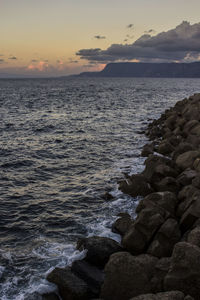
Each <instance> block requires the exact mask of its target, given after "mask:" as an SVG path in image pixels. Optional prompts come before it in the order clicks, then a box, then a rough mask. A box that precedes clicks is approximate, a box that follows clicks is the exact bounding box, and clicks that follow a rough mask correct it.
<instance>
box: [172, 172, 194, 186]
mask: <svg viewBox="0 0 200 300" xmlns="http://www.w3.org/2000/svg"><path fill="white" fill-rule="evenodd" d="M196 175H197V172H196V171H194V170H191V169H189V168H188V169H186V170H185V171H183V172H182V173H181V174H180V175H179V176H178V177H177V182H178V183H179V185H182V186H185V185H189V184H191V183H192V180H193V179H194V178H195V177H196Z"/></svg>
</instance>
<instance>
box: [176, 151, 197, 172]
mask: <svg viewBox="0 0 200 300" xmlns="http://www.w3.org/2000/svg"><path fill="white" fill-rule="evenodd" d="M199 157H200V152H199V151H187V152H185V153H183V154H180V155H179V156H178V157H177V159H176V164H177V166H178V167H179V168H180V169H181V170H185V169H187V168H192V167H193V163H194V161H195V159H196V158H199Z"/></svg>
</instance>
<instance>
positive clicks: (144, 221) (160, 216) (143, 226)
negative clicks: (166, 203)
mask: <svg viewBox="0 0 200 300" xmlns="http://www.w3.org/2000/svg"><path fill="white" fill-rule="evenodd" d="M168 217H169V213H167V212H166V211H165V210H164V209H162V208H161V207H151V208H147V209H143V210H142V211H141V212H140V214H139V215H138V217H137V219H136V221H135V223H134V225H133V226H131V227H130V228H129V230H128V232H127V233H126V234H125V235H124V237H123V238H122V245H123V247H124V248H125V249H126V250H128V251H130V252H131V253H132V254H134V255H137V254H141V253H144V252H145V249H146V248H147V247H148V245H149V242H150V241H151V239H152V237H153V236H154V234H155V233H156V232H157V231H158V229H159V228H160V226H161V225H162V224H163V223H164V222H165V220H166V219H167V218H168Z"/></svg>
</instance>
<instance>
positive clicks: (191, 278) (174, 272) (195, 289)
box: [164, 242, 200, 300]
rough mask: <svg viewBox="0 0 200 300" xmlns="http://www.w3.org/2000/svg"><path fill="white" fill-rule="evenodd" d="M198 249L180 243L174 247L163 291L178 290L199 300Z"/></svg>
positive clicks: (199, 270)
mask: <svg viewBox="0 0 200 300" xmlns="http://www.w3.org/2000/svg"><path fill="white" fill-rule="evenodd" d="M199 262H200V249H199V248H198V247H197V246H195V245H192V244H189V243H185V242H181V243H178V244H176V245H175V247H174V251H173V255H172V262H171V266H170V269H169V272H168V274H167V276H166V277H165V280H164V289H165V291H170V290H171V291H173V290H178V291H181V292H183V293H184V294H185V295H190V296H192V297H194V299H196V300H199V299H200V264H199Z"/></svg>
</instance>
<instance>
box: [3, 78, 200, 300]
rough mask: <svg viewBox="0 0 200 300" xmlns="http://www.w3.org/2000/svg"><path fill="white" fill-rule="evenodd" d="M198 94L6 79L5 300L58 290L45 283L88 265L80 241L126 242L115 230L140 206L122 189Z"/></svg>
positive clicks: (178, 84) (188, 88) (157, 86)
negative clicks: (150, 146) (163, 117)
mask: <svg viewBox="0 0 200 300" xmlns="http://www.w3.org/2000/svg"><path fill="white" fill-rule="evenodd" d="M199 91H200V79H153V78H148V79H145V78H138V79H137V78H127V79H126V78H113V79H112V78H109V79H107V78H102V79H100V78H98V79H95V78H94V79H92V78H90V79H87V78H60V79H38V80H36V79H35V80H31V79H27V80H0V299H1V300H23V299H24V297H26V295H27V294H29V293H33V292H35V291H37V292H39V293H43V292H46V291H50V290H52V289H54V288H55V287H54V286H53V285H51V284H48V283H47V281H46V280H45V275H46V274H47V272H49V271H50V270H51V269H52V268H54V267H55V266H61V267H62V266H66V265H68V264H70V263H71V262H72V261H73V260H74V259H77V258H79V257H82V256H84V253H79V252H77V251H75V244H76V241H77V239H78V238H80V237H83V236H90V235H101V236H108V237H112V238H114V239H116V240H119V239H120V238H119V236H118V235H116V234H113V233H112V232H111V230H110V228H111V224H112V222H113V221H114V220H115V219H116V215H117V214H118V213H119V212H122V211H123V212H129V213H130V214H131V215H132V216H133V217H134V210H135V206H136V205H137V203H138V201H139V198H136V199H133V198H131V197H128V196H126V195H124V194H122V193H121V192H119V191H118V189H117V181H118V180H119V179H121V178H123V176H124V175H123V173H137V172H140V171H141V170H142V169H143V162H144V159H143V158H141V157H140V152H141V148H142V146H143V145H144V144H145V143H146V142H147V138H146V137H145V135H144V134H143V133H142V132H144V130H145V128H146V126H147V124H148V122H149V121H150V120H151V119H154V118H157V117H159V115H160V114H161V113H162V112H163V111H164V110H165V109H166V108H169V107H170V106H173V105H174V104H175V103H176V101H178V100H181V99H183V98H184V97H188V96H189V95H191V94H193V93H196V92H199ZM105 191H110V192H111V193H112V195H113V196H114V198H113V200H112V201H105V200H104V199H103V197H102V195H103V194H104V192H105Z"/></svg>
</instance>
